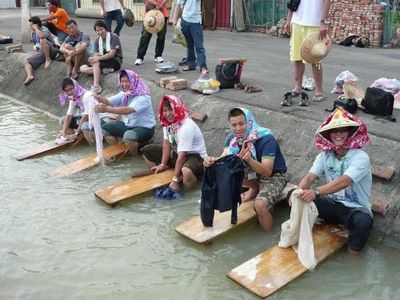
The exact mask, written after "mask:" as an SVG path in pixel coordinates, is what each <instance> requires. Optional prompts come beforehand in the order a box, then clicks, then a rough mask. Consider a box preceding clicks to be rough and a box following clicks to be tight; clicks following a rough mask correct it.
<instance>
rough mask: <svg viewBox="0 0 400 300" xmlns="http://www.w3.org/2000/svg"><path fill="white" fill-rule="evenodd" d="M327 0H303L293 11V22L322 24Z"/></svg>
mask: <svg viewBox="0 0 400 300" xmlns="http://www.w3.org/2000/svg"><path fill="white" fill-rule="evenodd" d="M324 1H325V0H301V2H300V5H299V8H298V9H297V11H295V12H294V13H293V17H292V23H295V24H298V25H302V26H317V27H319V26H320V24H321V16H322V9H323V7H324Z"/></svg>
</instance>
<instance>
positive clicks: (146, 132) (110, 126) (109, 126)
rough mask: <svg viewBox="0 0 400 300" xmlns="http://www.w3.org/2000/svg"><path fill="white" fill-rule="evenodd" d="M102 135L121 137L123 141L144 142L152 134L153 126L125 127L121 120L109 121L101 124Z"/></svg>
mask: <svg viewBox="0 0 400 300" xmlns="http://www.w3.org/2000/svg"><path fill="white" fill-rule="evenodd" d="M101 128H102V129H103V135H104V136H108V135H112V136H115V137H121V138H122V140H123V141H124V142H128V143H129V142H146V141H148V140H150V139H151V138H152V137H153V135H154V127H153V128H146V127H127V126H126V125H125V123H124V122H122V121H109V122H105V123H104V124H102V125H101Z"/></svg>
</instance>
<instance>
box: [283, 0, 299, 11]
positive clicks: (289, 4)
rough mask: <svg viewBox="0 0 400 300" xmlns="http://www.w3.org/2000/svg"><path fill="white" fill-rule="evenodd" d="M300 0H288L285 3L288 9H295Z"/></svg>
mask: <svg viewBox="0 0 400 300" xmlns="http://www.w3.org/2000/svg"><path fill="white" fill-rule="evenodd" d="M299 5H300V0H289V1H288V2H287V4H286V6H287V8H288V9H289V10H290V11H296V10H297V9H298V8H299Z"/></svg>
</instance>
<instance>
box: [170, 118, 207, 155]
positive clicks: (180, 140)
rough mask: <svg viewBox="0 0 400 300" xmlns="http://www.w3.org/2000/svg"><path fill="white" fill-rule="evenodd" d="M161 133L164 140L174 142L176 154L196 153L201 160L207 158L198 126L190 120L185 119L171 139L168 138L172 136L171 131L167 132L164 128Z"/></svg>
mask: <svg viewBox="0 0 400 300" xmlns="http://www.w3.org/2000/svg"><path fill="white" fill-rule="evenodd" d="M163 133H164V139H165V140H169V141H171V140H175V141H176V145H177V152H187V153H198V154H200V156H201V157H202V158H204V157H206V156H207V150H206V145H205V143H204V138H203V134H202V133H201V130H200V128H199V126H197V124H196V123H195V122H194V121H193V120H192V119H191V118H186V119H185V120H184V121H183V123H182V126H181V128H179V130H178V132H177V134H176V136H174V137H173V138H172V139H171V138H170V137H169V135H171V134H172V129H171V130H167V128H166V127H164V128H163Z"/></svg>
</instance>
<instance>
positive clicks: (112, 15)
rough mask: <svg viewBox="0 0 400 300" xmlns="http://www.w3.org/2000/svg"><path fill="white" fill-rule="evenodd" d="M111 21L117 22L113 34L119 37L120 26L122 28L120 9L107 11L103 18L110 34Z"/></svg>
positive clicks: (122, 19)
mask: <svg viewBox="0 0 400 300" xmlns="http://www.w3.org/2000/svg"><path fill="white" fill-rule="evenodd" d="M112 20H116V21H117V27H115V30H114V33H115V34H117V35H119V33H120V32H121V29H122V26H124V18H123V16H122V12H121V10H120V9H116V10H112V11H108V12H107V15H106V16H105V17H104V22H106V24H107V27H108V31H109V32H111V23H112Z"/></svg>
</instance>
